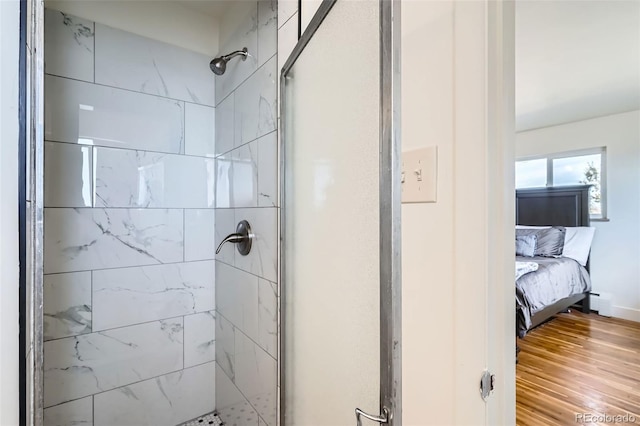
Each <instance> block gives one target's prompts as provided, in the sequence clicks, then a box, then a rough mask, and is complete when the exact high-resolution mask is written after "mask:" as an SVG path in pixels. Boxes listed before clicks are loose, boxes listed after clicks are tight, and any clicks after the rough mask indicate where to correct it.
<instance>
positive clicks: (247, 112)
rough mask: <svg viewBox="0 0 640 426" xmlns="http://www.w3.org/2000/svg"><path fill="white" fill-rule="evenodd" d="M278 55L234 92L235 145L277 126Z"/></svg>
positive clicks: (264, 133) (257, 136) (270, 130)
mask: <svg viewBox="0 0 640 426" xmlns="http://www.w3.org/2000/svg"><path fill="white" fill-rule="evenodd" d="M277 66H278V64H277V58H276V57H273V58H271V59H270V60H269V61H268V62H267V63H265V64H264V65H263V66H262V67H260V68H259V69H258V70H257V71H256V72H255V73H254V74H253V75H252V76H251V77H250V78H249V79H248V80H247V81H245V82H244V83H243V84H242V85H241V86H240V87H239V88H238V90H236V92H235V120H234V121H235V146H240V145H242V144H244V143H246V142H249V141H252V140H254V139H257V138H259V137H260V136H263V135H266V134H267V133H269V132H272V131H273V130H275V129H276V117H277V115H276V107H277V102H276V83H277V80H278V73H277Z"/></svg>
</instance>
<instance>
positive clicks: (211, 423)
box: [178, 411, 224, 426]
mask: <svg viewBox="0 0 640 426" xmlns="http://www.w3.org/2000/svg"><path fill="white" fill-rule="evenodd" d="M223 425H224V423H222V420H221V419H220V417H218V413H216V412H215V411H214V412H213V413H209V414H205V415H204V416H200V417H196V418H195V419H193V420H189V421H188V422H184V423H181V424H179V425H178V426H223Z"/></svg>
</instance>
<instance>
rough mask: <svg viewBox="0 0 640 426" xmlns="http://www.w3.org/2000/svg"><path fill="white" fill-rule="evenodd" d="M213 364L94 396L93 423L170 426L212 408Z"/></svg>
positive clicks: (213, 401)
mask: <svg viewBox="0 0 640 426" xmlns="http://www.w3.org/2000/svg"><path fill="white" fill-rule="evenodd" d="M215 374H216V370H215V363H213V362H211V363H207V364H203V365H199V366H197V367H193V368H187V369H186V370H183V371H178V372H175V373H170V374H166V375H164V376H160V377H157V378H154V379H150V380H145V381H142V382H140V383H135V384H133V385H130V386H126V387H123V388H118V389H114V390H111V391H109V392H105V393H101V394H98V395H96V396H95V424H96V426H116V425H118V426H125V425H129V426H134V425H135V426H159V425H167V426H173V425H176V424H180V423H182V422H185V421H187V420H191V419H192V418H194V417H195V416H197V415H199V414H204V413H208V412H211V411H213V409H214V408H215V399H214V395H215V392H216V390H215V383H216V379H215Z"/></svg>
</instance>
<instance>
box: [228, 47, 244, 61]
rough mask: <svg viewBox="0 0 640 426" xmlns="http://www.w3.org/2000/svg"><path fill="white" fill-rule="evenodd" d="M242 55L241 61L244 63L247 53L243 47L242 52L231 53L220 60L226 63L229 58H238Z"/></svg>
mask: <svg viewBox="0 0 640 426" xmlns="http://www.w3.org/2000/svg"><path fill="white" fill-rule="evenodd" d="M240 55H242V60H243V61H245V60H246V59H247V56H248V53H247V48H246V47H245V48H244V49H242V50H236V51H235V52H231V53H229V54H228V55H223V56H222V59H224V60H225V61H228V60H229V59H231V58H235V57H236V56H240Z"/></svg>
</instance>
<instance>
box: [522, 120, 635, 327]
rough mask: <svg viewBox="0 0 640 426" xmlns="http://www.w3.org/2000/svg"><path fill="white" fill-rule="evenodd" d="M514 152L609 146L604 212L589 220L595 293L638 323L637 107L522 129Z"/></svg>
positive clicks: (529, 153)
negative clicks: (597, 219)
mask: <svg viewBox="0 0 640 426" xmlns="http://www.w3.org/2000/svg"><path fill="white" fill-rule="evenodd" d="M516 141H517V142H516V156H517V157H526V156H532V155H542V154H550V153H555V152H563V151H571V150H576V149H584V148H592V147H600V146H606V147H607V181H606V188H607V189H606V190H607V215H608V216H609V222H593V223H592V226H594V227H595V228H596V235H595V238H594V241H593V247H592V252H591V278H592V281H593V291H595V292H609V293H612V294H613V304H614V311H613V315H614V316H616V317H620V318H626V319H631V320H635V321H640V221H639V220H638V218H640V111H631V112H626V113H622V114H615V115H609V116H606V117H599V118H594V119H590V120H584V121H577V122H574V123H569V124H562V125H558V126H553V127H546V128H542V129H536V130H530V131H526V132H520V133H518V134H517V136H516Z"/></svg>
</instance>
